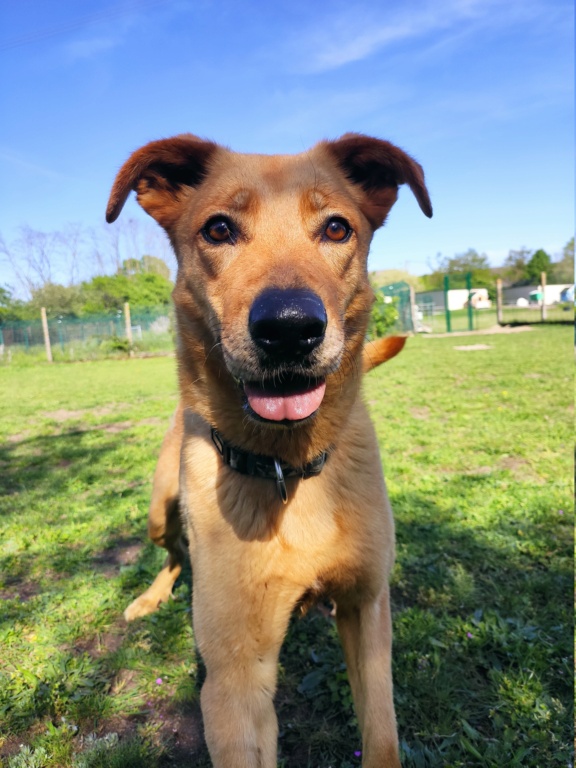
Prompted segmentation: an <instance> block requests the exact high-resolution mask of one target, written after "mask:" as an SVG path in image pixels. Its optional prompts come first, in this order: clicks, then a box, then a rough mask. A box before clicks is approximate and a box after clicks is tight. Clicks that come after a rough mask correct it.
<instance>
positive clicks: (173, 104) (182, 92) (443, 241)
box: [0, 0, 574, 284]
mask: <svg viewBox="0 0 576 768" xmlns="http://www.w3.org/2000/svg"><path fill="white" fill-rule="evenodd" d="M573 21H574V20H573V7H572V3H571V2H568V1H566V2H564V0H442V2H434V1H433V0H403V1H402V2H400V0H390V2H386V3H384V2H379V3H376V2H353V3H351V2H350V1H348V2H341V0H332V1H331V2H325V1H324V0H316V2H314V0H291V1H290V2H285V1H284V0H279V1H277V2H273V3H272V2H269V3H264V2H261V3H257V2H254V1H250V0H246V2H235V1H234V0H220V1H219V2H215V1H212V0H164V1H162V0H139V1H136V0H122V1H121V2H118V0H108V1H107V0H100V1H99V2H92V1H91V0H89V1H88V2H82V3H78V2H76V1H72V0H61V1H59V2H54V0H52V1H51V2H40V1H39V0H19V2H18V3H16V2H12V3H3V4H2V9H1V11H0V30H1V32H0V75H1V78H0V82H1V85H0V110H1V114H2V119H1V120H0V178H1V179H2V182H1V189H0V195H1V200H0V233H1V234H2V235H3V237H4V239H5V240H6V241H7V242H11V241H13V239H14V238H16V236H17V234H18V228H19V227H20V226H22V225H28V226H30V227H32V228H33V229H38V230H43V231H55V230H62V229H64V228H66V227H67V226H68V224H69V223H77V224H81V225H82V226H83V227H95V228H102V226H103V224H102V222H103V218H104V210H105V206H106V201H107V196H108V192H109V189H110V186H111V183H112V181H113V178H114V175H115V172H116V171H117V169H118V168H119V166H120V165H121V164H122V162H123V161H124V160H125V159H126V157H127V156H128V155H129V153H130V152H131V151H132V150H134V149H136V148H137V147H138V146H140V145H142V144H143V143H145V142H147V141H149V140H152V139H156V138H160V137H166V136H171V135H174V134H176V133H181V132H185V131H189V132H192V133H196V134H198V135H201V136H205V137H208V138H212V139H215V140H217V141H220V142H222V143H224V144H226V145H228V146H229V147H231V148H233V149H237V150H240V151H245V152H246V151H247V152H265V153H273V152H281V153H285V152H299V151H302V150H304V149H306V148H308V147H309V146H311V145H312V144H314V143H315V142H316V141H318V140H319V139H321V138H333V137H337V136H339V135H341V134H342V133H345V132H346V131H361V132H364V133H368V134H372V135H375V136H379V137H381V138H385V139H388V140H391V141H393V142H395V143H397V144H399V145H400V146H401V147H403V148H404V149H405V150H407V151H408V152H409V153H410V154H412V155H414V156H415V157H416V158H417V159H418V160H419V161H420V162H421V163H422V165H423V166H424V169H425V172H426V178H427V181H428V184H429V189H430V193H431V197H432V202H433V205H434V218H433V219H432V220H428V219H426V218H425V217H424V216H422V214H421V213H420V211H419V209H418V206H417V204H416V202H415V200H414V199H413V198H412V196H411V194H410V192H409V190H408V189H406V188H403V189H402V191H401V194H400V199H399V202H398V203H397V205H396V206H395V208H394V209H393V211H392V213H391V215H390V217H389V220H388V222H387V224H386V227H385V228H384V229H383V230H381V231H380V232H378V233H377V235H376V237H375V240H374V243H373V247H372V250H371V257H370V268H371V269H389V268H406V267H407V268H408V269H409V270H410V271H412V272H414V273H416V274H421V273H423V272H426V271H427V270H428V265H429V264H430V262H431V261H432V262H434V261H435V257H436V254H438V253H442V254H443V255H445V256H452V255H454V254H455V253H461V252H463V251H466V250H467V249H468V248H469V247H473V248H476V249H477V250H478V251H480V252H485V253H487V254H488V256H489V257H490V260H491V262H492V264H493V265H497V264H500V263H501V262H502V261H503V259H504V258H505V256H506V254H507V253H508V251H509V249H511V248H519V247H520V246H523V245H524V246H527V247H529V248H534V249H536V248H540V247H542V248H545V249H546V250H547V251H549V252H550V253H552V254H556V253H559V251H560V250H561V249H562V247H563V246H564V244H565V243H566V242H567V240H568V239H569V238H570V237H571V236H572V234H573V229H574V179H573V170H574V152H573V135H574V109H573V85H574V83H573V29H574V23H573ZM123 215H124V217H126V216H127V217H129V218H130V217H132V218H133V219H143V218H144V217H145V216H144V214H143V213H140V212H139V210H138V206H137V205H136V203H135V202H134V201H130V202H129V203H128V205H127V207H126V209H125V213H124V214H123ZM83 247H84V251H83V256H82V258H83V260H84V270H85V271H86V270H89V269H90V259H91V258H92V257H91V252H90V247H89V245H88V244H86V243H85V244H84V246H83ZM54 276H55V278H56V279H58V278H59V277H60V276H59V274H58V272H57V271H56V274H55V275H54ZM14 282H15V281H14V275H13V274H12V269H11V267H10V265H9V264H8V263H7V262H6V261H5V260H4V261H0V284H3V283H9V284H14Z"/></svg>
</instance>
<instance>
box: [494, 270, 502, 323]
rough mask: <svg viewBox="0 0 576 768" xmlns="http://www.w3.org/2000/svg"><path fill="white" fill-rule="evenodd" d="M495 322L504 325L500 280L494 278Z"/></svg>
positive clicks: (499, 278)
mask: <svg viewBox="0 0 576 768" xmlns="http://www.w3.org/2000/svg"><path fill="white" fill-rule="evenodd" d="M496 322H497V323H498V325H503V324H504V310H503V308H502V278H501V277H497V278H496Z"/></svg>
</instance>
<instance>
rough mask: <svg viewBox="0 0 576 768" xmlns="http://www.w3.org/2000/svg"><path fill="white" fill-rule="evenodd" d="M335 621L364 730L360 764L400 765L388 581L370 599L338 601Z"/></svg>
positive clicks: (391, 767) (380, 767)
mask: <svg viewBox="0 0 576 768" xmlns="http://www.w3.org/2000/svg"><path fill="white" fill-rule="evenodd" d="M336 621H337V625H338V632H339V634H340V638H341V640H342V645H343V647H344V655H345V658H346V665H347V668H348V677H349V680H350V686H351V688H352V696H353V699H354V704H355V706H356V713H357V715H358V722H359V724H360V729H361V731H362V766H363V768H400V758H399V756H398V735H397V731H396V717H395V714H394V702H393V699H392V669H391V651H392V626H391V619H390V598H389V592H388V587H387V586H386V587H385V588H384V590H383V591H382V594H381V595H380V597H379V599H377V600H374V601H369V602H361V603H356V602H350V603H348V602H347V601H346V600H342V601H339V602H338V604H337V610H336Z"/></svg>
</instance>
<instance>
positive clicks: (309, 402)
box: [243, 377, 326, 422]
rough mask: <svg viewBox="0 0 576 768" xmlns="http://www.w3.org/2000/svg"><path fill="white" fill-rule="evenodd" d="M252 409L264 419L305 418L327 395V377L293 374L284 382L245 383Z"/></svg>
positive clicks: (245, 391) (245, 390) (293, 419)
mask: <svg viewBox="0 0 576 768" xmlns="http://www.w3.org/2000/svg"><path fill="white" fill-rule="evenodd" d="M243 386H244V394H245V395H246V400H247V401H248V405H249V407H250V409H251V410H252V411H253V412H254V413H255V414H256V416H259V417H260V418H261V419H264V420H265V421H288V422H291V421H302V420H303V419H307V418H308V417H309V416H312V414H313V413H315V412H316V411H317V410H318V408H319V407H320V403H321V402H322V399H323V398H324V393H325V392H326V382H325V380H324V379H312V380H311V379H310V378H308V377H305V378H304V377H301V378H300V377H294V378H292V379H290V380H289V381H284V382H271V381H270V382H264V383H261V382H255V381H251V382H244V383H243Z"/></svg>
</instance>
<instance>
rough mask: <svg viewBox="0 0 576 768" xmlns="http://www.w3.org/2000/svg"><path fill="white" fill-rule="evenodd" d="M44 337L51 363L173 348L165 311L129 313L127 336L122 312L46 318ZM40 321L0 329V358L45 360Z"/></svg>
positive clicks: (170, 322)
mask: <svg viewBox="0 0 576 768" xmlns="http://www.w3.org/2000/svg"><path fill="white" fill-rule="evenodd" d="M47 326H48V336H49V339H50V346H51V350H52V356H53V359H54V360H91V359H97V358H100V357H107V356H115V355H118V356H120V355H124V354H127V353H129V352H130V351H137V352H169V351H171V350H172V349H173V347H174V334H173V316H172V311H171V309H169V308H168V307H159V308H157V309H154V310H147V311H140V312H139V311H136V312H134V311H133V312H132V313H131V324H130V330H131V336H132V339H131V340H130V338H129V336H128V329H127V327H126V322H125V316H124V313H123V312H122V310H118V311H116V312H113V313H109V314H99V315H84V316H82V317H67V316H63V315H60V316H56V317H49V318H48V322H47ZM44 350H45V339H44V333H43V328H42V321H41V319H40V318H38V319H37V320H22V321H18V322H8V323H3V324H1V325H0V358H1V359H2V360H3V361H4V362H10V361H11V360H13V359H14V358H15V357H18V356H26V357H28V358H34V357H39V358H42V357H44V356H45V352H44Z"/></svg>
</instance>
